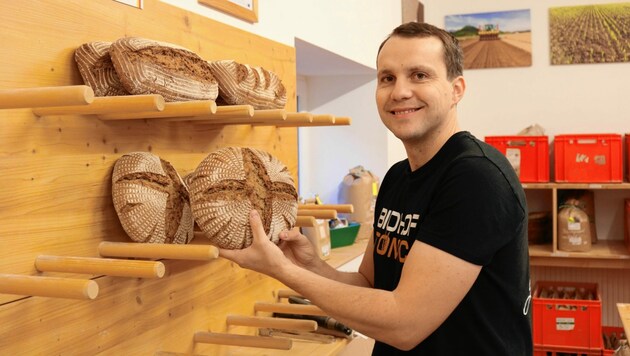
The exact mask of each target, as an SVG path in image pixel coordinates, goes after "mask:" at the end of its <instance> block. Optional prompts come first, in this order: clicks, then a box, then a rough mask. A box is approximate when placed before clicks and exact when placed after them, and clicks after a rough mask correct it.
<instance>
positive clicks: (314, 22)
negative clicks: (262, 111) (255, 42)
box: [162, 0, 400, 67]
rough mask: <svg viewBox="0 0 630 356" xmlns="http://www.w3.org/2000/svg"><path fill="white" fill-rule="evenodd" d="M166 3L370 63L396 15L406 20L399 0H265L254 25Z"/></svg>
mask: <svg viewBox="0 0 630 356" xmlns="http://www.w3.org/2000/svg"><path fill="white" fill-rule="evenodd" d="M162 1H163V2H165V3H169V4H171V5H174V6H178V7H181V8H184V9H186V10H188V11H192V12H196V13H198V14H200V15H204V16H207V17H209V18H212V19H214V20H217V21H220V22H223V23H225V24H228V25H231V26H234V27H237V28H240V29H243V30H245V31H248V32H252V33H255V34H257V35H259V36H263V37H266V38H269V39H272V40H274V41H277V42H280V43H284V44H286V45H289V46H293V45H294V44H293V43H294V38H295V37H297V38H300V39H302V40H304V41H307V42H309V43H312V44H314V45H316V46H319V47H321V48H324V49H326V50H328V51H331V52H333V53H337V54H339V55H341V56H343V57H346V58H348V59H351V60H353V61H355V62H357V63H360V64H363V65H365V66H369V67H373V66H374V62H375V55H376V50H377V48H378V44H379V43H380V41H381V40H382V39H383V36H384V35H386V34H387V33H388V32H389V30H391V29H392V26H393V22H392V19H393V20H394V21H398V22H399V23H400V1H399V0H393V1H392V0H259V1H258V19H259V21H258V22H257V23H254V24H250V23H248V22H245V21H242V20H239V19H237V18H234V17H232V16H229V15H226V14H224V13H222V12H220V11H216V10H214V9H213V8H211V7H208V6H204V5H200V4H199V3H198V2H197V0H162Z"/></svg>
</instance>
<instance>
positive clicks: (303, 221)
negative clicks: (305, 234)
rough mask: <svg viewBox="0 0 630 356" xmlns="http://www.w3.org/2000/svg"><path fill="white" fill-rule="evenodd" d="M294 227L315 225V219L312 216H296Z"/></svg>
mask: <svg viewBox="0 0 630 356" xmlns="http://www.w3.org/2000/svg"><path fill="white" fill-rule="evenodd" d="M295 226H296V227H314V226H317V221H316V220H315V218H314V217H312V216H298V217H296V218H295Z"/></svg>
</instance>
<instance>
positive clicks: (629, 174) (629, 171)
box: [625, 133, 630, 182]
mask: <svg viewBox="0 0 630 356" xmlns="http://www.w3.org/2000/svg"><path fill="white" fill-rule="evenodd" d="M625 140H626V180H627V181H628V182H630V133H627V134H626V135H625Z"/></svg>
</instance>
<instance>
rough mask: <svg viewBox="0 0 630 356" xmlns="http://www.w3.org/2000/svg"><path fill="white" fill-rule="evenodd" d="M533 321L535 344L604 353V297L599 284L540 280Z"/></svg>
mask: <svg viewBox="0 0 630 356" xmlns="http://www.w3.org/2000/svg"><path fill="white" fill-rule="evenodd" d="M576 298H577V299H576ZM532 323H533V334H534V335H533V336H534V345H535V346H540V347H544V348H570V349H576V350H577V349H582V350H586V351H588V350H600V353H601V349H602V345H603V343H602V335H601V331H602V299H601V297H600V294H599V290H598V287H597V284H596V283H578V282H549V281H538V282H537V283H536V285H535V287H534V295H533V315H532Z"/></svg>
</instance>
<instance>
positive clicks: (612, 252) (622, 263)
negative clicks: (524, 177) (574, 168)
mask: <svg viewBox="0 0 630 356" xmlns="http://www.w3.org/2000/svg"><path fill="white" fill-rule="evenodd" d="M523 188H524V189H525V190H526V191H527V190H548V191H550V193H551V207H550V209H549V210H550V211H551V212H552V223H551V228H552V230H553V231H552V236H553V238H552V242H551V243H550V244H542V245H534V244H531V245H530V246H529V254H530V261H531V265H532V266H549V267H577V268H621V269H630V247H629V246H628V245H627V243H626V242H625V241H624V239H623V236H622V237H621V239H619V238H618V236H606V237H604V239H602V238H600V239H599V240H598V242H597V243H596V244H593V245H592V247H591V250H590V251H588V252H565V251H560V250H558V232H557V226H558V209H557V206H558V191H561V190H570V189H586V190H595V191H597V190H628V191H630V183H523Z"/></svg>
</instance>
